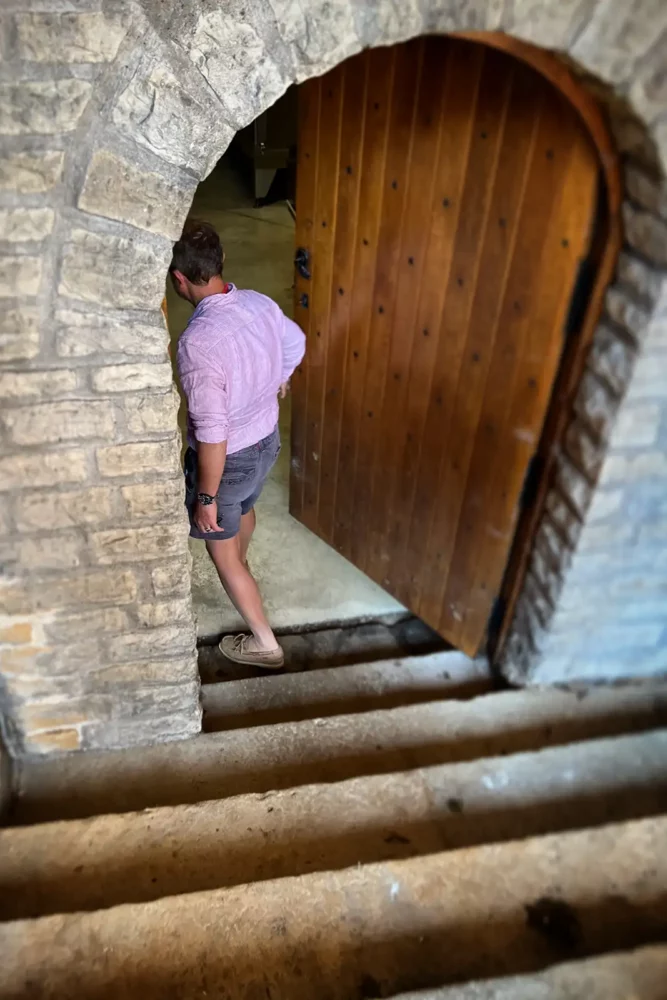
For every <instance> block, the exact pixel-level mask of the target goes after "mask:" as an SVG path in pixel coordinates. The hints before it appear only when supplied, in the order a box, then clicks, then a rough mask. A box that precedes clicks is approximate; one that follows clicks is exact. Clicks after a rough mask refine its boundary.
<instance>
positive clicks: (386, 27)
mask: <svg viewBox="0 0 667 1000" xmlns="http://www.w3.org/2000/svg"><path fill="white" fill-rule="evenodd" d="M44 6H46V7H48V4H45V5H44ZM102 6H103V9H100V4H98V3H94V2H91V3H90V4H88V3H86V2H83V3H77V4H76V5H73V9H72V10H68V11H65V12H63V9H62V8H63V5H62V4H61V3H58V4H56V3H55V0H54V12H53V13H51V14H49V13H44V12H42V11H40V12H39V13H25V12H24V10H23V9H22V8H23V5H22V4H19V3H18V2H15V0H10V2H8V3H7V4H6V13H7V18H8V19H9V27H10V32H9V36H10V37H12V38H14V39H15V41H16V44H15V47H14V51H13V53H12V59H13V60H14V66H13V71H14V75H15V78H16V79H17V80H19V81H20V82H19V83H18V84H3V85H2V86H3V90H4V94H3V104H2V109H1V110H0V132H2V133H4V152H3V154H2V158H1V159H0V190H1V191H2V198H3V200H4V203H3V206H2V207H1V208H0V212H1V213H2V223H3V227H4V229H3V237H2V238H3V240H5V241H6V242H5V243H3V254H4V256H3V257H2V260H1V261H0V269H1V270H2V274H3V278H4V292H3V295H4V296H5V310H4V317H3V319H2V340H1V341H0V345H1V351H2V358H3V361H4V364H5V369H6V370H5V372H4V373H3V374H2V376H0V386H1V387H2V394H3V397H4V400H5V402H6V403H7V408H6V411H5V415H4V416H3V424H4V432H5V433H4V439H3V444H2V448H3V454H2V456H1V457H0V465H1V466H2V477H3V480H4V486H3V494H2V498H1V499H2V509H1V513H2V514H3V522H4V526H3V529H2V530H3V532H4V536H5V541H4V542H3V550H4V552H5V564H6V570H5V578H4V580H3V604H4V620H3V622H2V625H1V626H0V628H2V632H1V634H0V640H1V641H2V643H3V645H2V667H1V668H0V675H1V678H2V689H1V695H2V701H3V709H4V715H5V718H6V720H8V723H9V724H8V727H7V728H8V733H7V738H8V742H9V743H10V746H11V747H12V749H13V750H14V752H19V751H21V750H26V749H27V750H31V751H36V752H50V751H52V750H60V749H78V748H83V749H85V748H88V747H102V746H127V745H131V744H134V743H140V742H146V741H151V740H164V739H175V738H180V737H184V736H187V735H189V734H191V733H193V732H196V731H198V730H199V727H200V709H199V700H198V681H197V674H196V659H195V648H194V629H193V624H192V609H191V603H190V598H189V570H188V556H187V545H186V532H185V530H184V522H183V513H182V504H181V496H180V482H179V470H178V452H179V446H178V431H177V427H176V407H175V401H174V391H173V388H172V384H171V369H170V366H169V364H168V361H167V358H166V334H165V331H164V328H163V322H162V318H161V314H160V302H161V299H162V294H163V276H164V274H165V272H166V268H167V265H168V262H169V258H170V252H171V241H172V240H173V239H175V238H176V236H177V235H178V233H179V231H180V227H181V224H182V221H183V219H184V218H185V215H186V213H187V210H188V207H189V205H190V201H191V199H192V195H193V193H194V189H195V187H196V185H197V183H198V181H199V180H200V179H201V178H202V177H204V176H205V175H206V174H207V172H208V171H209V170H210V169H211V168H212V166H213V164H214V163H215V162H216V160H217V159H218V158H219V156H220V155H221V154H222V153H223V152H224V150H225V148H226V146H227V145H228V143H229V141H230V140H231V137H232V135H233V134H234V132H235V131H236V130H237V129H238V128H240V127H242V126H244V125H246V124H248V123H249V122H250V121H252V120H253V119H254V118H255V117H256V116H257V115H258V114H259V113H260V112H261V111H263V110H265V109H266V108H267V107H268V106H270V105H271V104H272V103H273V102H274V101H275V100H276V99H277V97H278V96H279V95H280V94H281V93H282V92H283V91H284V90H285V89H286V88H287V86H288V85H289V84H290V83H293V82H295V81H296V82H298V81H301V80H305V79H307V78H308V77H310V76H314V75H318V74H320V73H323V72H324V71H325V70H327V69H329V68H331V67H332V66H334V65H336V64H337V63H338V62H340V61H341V60H343V59H345V58H346V57H348V56H350V55H352V54H354V53H356V52H358V51H359V50H360V49H361V48H362V47H364V46H373V45H387V44H393V43H395V42H398V41H403V40H406V39H408V38H411V37H414V36H416V35H419V34H423V33H426V32H451V31H496V30H502V31H505V32H507V33H509V34H512V35H514V36H516V37H517V38H521V39H524V40H526V41H529V42H532V43H533V44H535V45H541V46H545V47H549V48H550V49H553V50H555V51H557V52H559V53H561V54H562V56H563V58H565V59H567V61H568V62H569V64H570V65H571V66H572V67H573V68H574V70H575V71H576V72H577V73H578V74H580V75H581V76H582V78H583V79H584V80H585V82H586V83H587V85H588V86H589V87H590V88H591V89H592V90H593V91H594V92H595V93H596V95H597V97H598V99H599V100H600V101H601V102H602V104H603V105H604V106H605V107H606V110H607V113H608V115H609V118H610V122H611V128H612V131H613V133H614V136H615V140H616V143H617V146H618V149H619V151H620V153H621V154H622V155H623V157H624V179H625V185H626V200H625V204H624V220H625V229H626V245H625V249H624V252H623V254H622V257H621V260H620V263H619V268H618V274H617V280H616V283H615V284H614V285H613V286H612V287H611V288H610V289H609V291H608V293H607V297H606V308H605V315H604V318H603V321H602V322H601V324H600V326H599V328H598V330H597V332H596V335H595V338H594V341H593V344H592V347H591V350H590V354H589V357H588V361H587V367H586V371H585V374H584V377H583V379H582V380H581V384H580V386H579V387H577V390H576V392H574V393H573V396H572V407H571V420H570V421H569V423H568V427H567V428H566V430H565V433H564V436H563V440H562V442H561V444H560V446H559V448H558V461H557V472H556V474H555V476H554V481H553V488H552V490H551V491H550V494H549V498H548V502H547V513H546V514H545V515H544V518H543V520H542V523H541V525H540V528H539V531H538V534H537V540H536V544H535V547H534V550H533V553H532V556H531V564H530V571H529V574H528V576H527V579H526V584H525V587H524V590H523V593H522V595H521V596H520V598H519V601H518V604H517V611H516V615H515V618H514V624H513V627H512V630H511V633H510V635H509V638H508V642H507V644H506V646H505V652H504V669H505V671H506V673H507V674H508V676H510V677H511V678H513V679H526V678H539V679H542V678H551V679H564V678H567V677H570V676H577V675H579V676H582V670H583V675H585V674H586V670H585V669H583V668H584V667H586V668H587V669H588V670H589V674H588V675H589V676H598V677H600V676H604V674H605V673H606V674H607V675H609V674H612V675H623V674H629V673H632V662H633V661H634V662H636V661H637V660H638V658H639V659H640V660H641V662H642V665H643V669H645V670H660V669H664V668H666V667H667V650H666V645H665V639H666V638H667V637H666V636H665V634H664V625H663V623H662V622H661V621H660V600H661V594H662V599H663V600H664V579H665V576H666V575H667V527H666V526H667V509H666V508H665V507H664V500H663V501H662V503H663V506H662V507H660V493H661V488H662V493H663V494H664V482H665V479H667V419H666V417H667V380H666V379H665V375H666V374H667V333H666V331H667V312H665V298H664V288H665V270H666V269H667V222H666V221H665V220H666V219H667V194H666V193H665V185H664V171H665V164H666V162H667V91H665V88H664V82H663V80H662V77H661V75H660V74H661V63H664V55H665V52H664V43H661V42H660V40H659V39H660V38H661V34H662V30H663V29H664V27H665V26H666V25H667V10H666V9H665V7H664V4H662V3H660V2H658V0H634V2H633V3H631V4H629V5H628V6H627V8H626V10H625V11H624V12H623V13H622V14H619V13H618V9H617V5H616V4H614V2H613V0H576V2H575V0H568V2H563V3H559V4H556V3H553V4H545V3H537V2H535V0H515V2H514V3H513V4H509V3H504V4H503V3H502V2H491V0H489V2H487V3H481V2H478V0H467V2H465V0H464V2H461V0H451V2H446V3H439V2H438V3H436V2H432V3H431V2H428V0H423V2H421V3H419V4H418V3H417V2H416V0H410V2H408V3H398V2H396V0H385V2H383V0H378V2H376V3H374V4H372V5H368V4H359V3H357V2H353V0H335V2H329V0H327V2H325V0H317V2H314V3H312V4H310V5H308V9H307V10H306V8H305V7H304V6H303V5H301V4H297V3H294V2H290V0H285V2H278V0H253V2H247V3H242V2H241V0H233V2H231V3H226V4H225V5H224V8H223V5H222V3H221V2H220V0H189V2H187V3H182V2H180V3H177V2H175V0H162V2H159V3H158V2H155V0H143V2H141V3H139V2H129V0H125V2H122V0H121V2H117V3H113V4H112V3H109V4H107V5H102ZM656 39H658V41H656ZM633 370H634V375H633ZM594 494H595V495H594ZM591 500H592V501H593V502H592V505H591ZM632 519H634V523H633V520H632ZM639 522H642V523H641V526H640V524H639ZM640 577H642V579H643V581H644V586H643V592H642V596H641V599H640V598H639V597H638V596H637V593H636V590H635V591H633V590H632V586H633V581H637V580H638V579H639V578H640ZM633 594H634V596H633V597H632V595H633ZM628 595H630V596H631V597H632V601H630V597H629V596H628ZM630 603H631V604H632V608H633V609H634V611H633V612H632V613H631V614H626V612H627V610H628V607H629V604H630ZM619 623H621V628H622V630H623V637H624V639H623V642H621V644H620V645H619ZM581 636H584V639H582V638H581ZM591 644H593V645H591ZM591 650H592V651H593V653H595V651H596V650H597V651H599V652H600V657H599V658H598V661H597V662H596V658H595V656H594V655H592V653H591ZM602 660H603V661H604V662H602Z"/></svg>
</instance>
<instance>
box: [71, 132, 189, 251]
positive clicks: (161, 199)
mask: <svg viewBox="0 0 667 1000" xmlns="http://www.w3.org/2000/svg"><path fill="white" fill-rule="evenodd" d="M195 186H196V185H195V182H194V180H192V178H188V179H187V181H185V180H184V181H183V184H182V186H180V187H177V186H176V185H174V184H173V183H170V182H169V181H168V180H166V178H164V177H161V176H160V174H156V173H148V172H146V171H145V170H139V169H137V167H136V166H134V164H132V163H128V162H127V160H124V159H121V158H120V157H118V156H116V155H115V154H114V153H111V152H108V151H106V150H103V151H100V152H97V153H95V154H94V156H93V159H92V161H91V163H90V166H89V167H88V173H87V174H86V180H85V183H84V186H83V191H82V192H81V195H80V197H79V207H80V208H82V209H83V210H84V211H85V212H92V213H93V214H94V215H104V216H106V217H107V218H110V219H120V221H121V222H128V223H129V224H130V225H132V226H136V227H137V228H138V229H147V230H150V232H153V233H159V234H160V235H161V236H166V237H168V238H169V239H172V240H176V239H178V237H179V236H180V234H181V230H182V228H183V220H184V218H185V215H186V213H187V210H188V208H189V206H190V203H191V201H192V196H193V194H194V192H195Z"/></svg>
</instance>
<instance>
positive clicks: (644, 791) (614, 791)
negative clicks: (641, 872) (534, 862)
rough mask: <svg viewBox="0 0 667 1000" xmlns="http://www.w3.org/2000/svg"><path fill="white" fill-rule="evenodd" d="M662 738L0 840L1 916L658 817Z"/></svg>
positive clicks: (69, 825) (52, 827) (666, 803)
mask: <svg viewBox="0 0 667 1000" xmlns="http://www.w3.org/2000/svg"><path fill="white" fill-rule="evenodd" d="M665 809H667V730H658V731H654V732H651V733H644V734H641V735H639V736H624V737H615V738H613V739H608V740H595V741H591V742H587V743H577V744H572V745H570V746H565V747H556V748H554V749H550V750H542V751H540V752H538V753H529V754H517V755H515V756H512V757H500V758H494V759H488V760H480V761H475V762H473V763H466V764H450V765H443V766H440V767H433V768H425V769H422V770H418V771H411V772H408V773H402V774H391V775H382V776H377V777H370V778H354V779H352V780H350V781H344V782H339V783H337V784H333V785H306V786H302V787H301V788H297V789H291V790H288V791H279V792H273V793H269V794H266V795H242V796H237V797H234V798H231V799H225V800H223V801H213V802H204V803H197V804H195V805H189V806H176V807H163V808H160V809H149V810H145V811H143V812H135V813H123V814H116V815H113V814H112V815H107V816H96V817H94V818H92V819H85V820H69V821H61V822H58V823H47V824H43V825H40V826H33V827H27V828H26V827H22V828H14V829H7V830H2V831H0V917H1V918H2V919H3V920H8V919H17V918H22V917H35V916H39V915H41V914H45V913H58V912H66V911H67V912H73V911H75V910H94V909H98V908H102V907H109V906H115V905H118V904H120V903H124V902H141V901H147V900H152V899H158V898H160V897H161V896H168V895H179V894H184V893H189V892H200V891H203V890H207V889H217V888H221V887H224V886H232V885H238V884H240V883H243V882H255V881H259V880H262V879H275V878H284V877H286V876H293V875H302V874H305V873H308V872H312V871H322V870H331V869H340V868H346V867H349V866H352V865H354V864H358V863H364V864H365V863H369V862H375V861H382V860H390V859H395V858H407V857H414V856H418V855H420V854H429V853H436V852H439V851H442V850H455V849H459V848H462V847H469V846H472V845H481V844H484V843H492V842H500V841H506V840H513V839H518V838H520V837H528V836H536V835H540V834H546V833H550V832H556V831H563V830H568V829H573V828H581V827H584V826H588V827H592V826H600V825H604V824H606V823H610V822H618V821H622V820H630V819H638V818H640V817H646V816H650V815H656V814H659V813H660V812H662V811H663V810H665Z"/></svg>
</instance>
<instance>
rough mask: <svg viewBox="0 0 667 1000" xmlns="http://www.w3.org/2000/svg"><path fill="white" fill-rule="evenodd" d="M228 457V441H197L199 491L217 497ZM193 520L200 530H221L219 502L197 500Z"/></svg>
mask: <svg viewBox="0 0 667 1000" xmlns="http://www.w3.org/2000/svg"><path fill="white" fill-rule="evenodd" d="M226 457H227V442H226V441H221V442H220V443H219V444H211V443H210V442H208V441H197V466H198V469H197V492H198V493H208V495H209V496H211V497H215V495H216V493H217V492H218V487H219V486H220V480H221V479H222V473H223V471H224V468H225V459H226ZM193 520H194V522H195V524H196V525H197V527H198V528H199V530H200V531H205V532H206V531H220V526H219V525H218V504H217V501H216V500H215V499H214V500H213V503H208V504H203V503H199V502H197V506H196V507H195V510H194V515H193Z"/></svg>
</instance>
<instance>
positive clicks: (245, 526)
mask: <svg viewBox="0 0 667 1000" xmlns="http://www.w3.org/2000/svg"><path fill="white" fill-rule="evenodd" d="M256 524H257V516H256V514H255V508H254V507H253V509H252V510H249V511H248V513H247V514H244V515H243V516H242V518H241V530H240V531H239V545H240V547H241V562H242V563H243V565H244V566H247V565H248V546H249V545H250V539H251V538H252V533H253V531H254V530H255V525H256Z"/></svg>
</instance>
